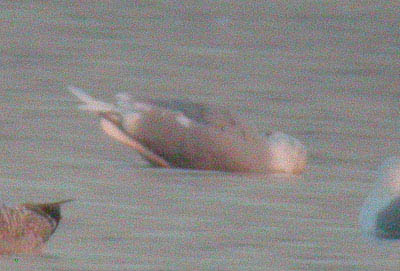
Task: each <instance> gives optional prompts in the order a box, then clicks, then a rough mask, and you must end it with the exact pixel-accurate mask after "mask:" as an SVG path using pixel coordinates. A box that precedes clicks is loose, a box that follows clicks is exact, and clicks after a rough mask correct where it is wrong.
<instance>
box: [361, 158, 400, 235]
mask: <svg viewBox="0 0 400 271" xmlns="http://www.w3.org/2000/svg"><path fill="white" fill-rule="evenodd" d="M377 173H378V175H377V176H378V181H377V182H376V184H375V187H374V188H373V189H372V191H371V192H370V193H369V195H368V197H367V199H366V200H365V202H364V203H363V205H362V207H361V211H360V215H359V224H360V227H361V232H362V234H363V236H364V237H366V238H367V239H370V240H378V241H388V240H398V239H400V157H391V158H388V159H386V160H385V161H384V163H383V164H382V165H381V166H380V167H379V169H378V171H377Z"/></svg>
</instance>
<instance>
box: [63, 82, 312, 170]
mask: <svg viewBox="0 0 400 271" xmlns="http://www.w3.org/2000/svg"><path fill="white" fill-rule="evenodd" d="M68 90H69V91H70V92H71V93H72V94H74V95H75V96H76V97H78V98H79V100H80V101H81V102H83V104H81V105H80V106H79V108H80V109H82V110H85V111H89V112H93V113H95V114H97V115H98V116H99V117H100V123H101V127H102V129H103V130H104V132H105V133H106V134H107V135H109V136H110V137H112V138H114V139H115V140H117V141H119V142H121V143H122V144H125V145H127V146H129V147H131V148H132V149H134V150H136V151H137V152H138V153H139V154H140V155H141V156H142V157H143V158H144V159H146V160H147V161H149V162H150V163H151V164H153V165H155V166H159V167H164V168H185V169H197V170H215V171H225V172H259V173H292V174H299V173H301V172H303V171H304V168H305V166H306V161H307V152H306V148H305V146H304V145H303V144H302V143H300V141H299V140H297V139H296V138H294V137H292V136H289V135H287V134H284V133H281V132H275V133H272V134H270V135H269V137H267V138H265V137H263V136H261V135H260V134H259V133H258V131H257V129H256V128H254V127H252V126H251V125H249V124H248V123H247V122H246V121H245V120H243V119H241V118H240V117H239V116H237V115H235V114H233V113H232V112H230V111H229V110H227V109H225V108H219V107H216V106H210V105H207V104H203V103H195V102H191V101H187V100H160V99H147V100H134V99H132V97H131V96H130V95H129V94H126V93H118V94H116V96H115V97H116V103H115V104H111V103H105V102H103V101H99V100H96V99H95V98H93V97H91V96H90V95H88V94H87V93H86V92H85V91H83V90H82V89H79V88H76V87H72V86H70V87H68Z"/></svg>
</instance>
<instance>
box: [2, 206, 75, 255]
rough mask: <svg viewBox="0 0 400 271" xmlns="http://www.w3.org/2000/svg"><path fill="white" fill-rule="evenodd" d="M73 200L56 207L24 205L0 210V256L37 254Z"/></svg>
mask: <svg viewBox="0 0 400 271" xmlns="http://www.w3.org/2000/svg"><path fill="white" fill-rule="evenodd" d="M70 201H72V199H68V200H63V201H58V202H53V203H24V204H20V205H17V206H15V207H8V206H6V205H4V204H2V205H1V206H0V254H36V253H39V252H40V251H41V249H42V248H43V247H44V245H45V243H46V241H48V240H49V238H50V236H51V235H52V234H53V233H54V232H55V230H56V229H57V226H58V224H59V223H60V220H61V211H60V206H61V205H62V204H64V203H67V202H70Z"/></svg>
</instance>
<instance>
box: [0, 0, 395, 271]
mask: <svg viewBox="0 0 400 271" xmlns="http://www.w3.org/2000/svg"><path fill="white" fill-rule="evenodd" d="M399 14H400V6H399V4H398V3H397V2H395V1H363V2H361V1H342V2H334V1H279V2H278V1H231V2H226V1H205V2H200V1H185V2H183V1H182V2H180V1H131V2H125V1H78V2H70V1H1V2H0V18H1V21H0V24H1V27H0V52H1V55H0V69H1V70H0V123H1V129H0V143H1V144H0V153H1V158H0V159H1V160H0V185H1V189H0V197H1V201H2V202H3V203H6V204H9V205H13V204H17V203H20V202H24V201H35V202H37V201H40V202H41V201H52V200H60V199H64V198H74V199H75V200H76V201H75V202H73V203H70V204H68V205H66V206H64V208H63V216H64V218H63V220H62V222H61V224H60V226H59V228H58V230H57V231H56V233H55V234H54V236H53V237H52V238H51V239H50V241H49V242H48V245H47V247H46V248H45V250H44V252H43V254H42V255H39V256H3V257H2V258H1V260H0V265H1V269H2V270H398V268H399V267H398V266H399V263H400V260H399V252H400V247H399V244H398V243H386V244H383V245H382V244H375V243H371V242H368V241H366V240H365V239H363V238H362V236H361V233H360V231H359V228H358V224H357V223H358V222H357V216H358V212H359V208H360V206H361V204H362V202H363V200H364V198H365V196H366V195H367V193H368V191H369V190H370V189H371V188H372V187H373V183H374V182H375V180H376V173H375V172H374V170H375V169H376V168H377V166H378V165H379V164H380V163H381V162H382V160H383V159H384V158H386V157H389V156H392V155H400V140H399V139H400V129H399V97H400V94H399V90H400V88H399V86H400V77H399V75H400V61H399V53H400V52H399V45H400V39H399V36H400V33H399V29H400V28H399V24H400V17H399V16H400V15H399ZM67 85H74V86H77V87H81V88H84V89H87V90H88V91H89V92H90V94H91V95H93V96H95V97H97V98H99V99H102V100H105V101H108V102H112V101H113V96H114V95H115V94H116V93H118V92H129V93H132V94H134V95H138V96H147V97H163V98H188V99H191V100H193V101H201V102H206V103H210V104H216V105H221V106H226V107H228V108H230V109H231V110H233V111H235V112H238V113H239V114H240V115H242V116H243V117H245V118H247V119H248V121H249V122H251V123H253V125H255V126H257V127H258V128H259V130H260V131H261V132H262V133H268V132H270V131H273V130H279V131H283V132H285V133H289V134H291V135H294V136H296V137H297V138H299V139H300V140H302V142H304V144H305V145H306V146H307V148H308V150H309V165H308V167H307V171H306V172H305V173H304V174H302V175H301V176H290V175H262V176H261V175H238V174H230V173H220V172H201V171H189V170H166V169H158V168H152V167H150V166H148V164H147V163H146V162H145V161H143V160H142V159H141V158H140V157H139V156H138V155H137V154H136V153H135V152H134V151H132V150H129V149H127V148H126V147H124V146H122V145H120V144H119V143H117V142H115V141H113V140H112V139H110V138H108V137H107V136H106V135H105V134H104V133H103V132H102V131H101V129H100V127H99V123H98V120H97V119H96V117H95V116H92V115H89V114H86V113H85V112H80V111H79V110H78V109H77V104H78V103H77V100H76V99H75V97H72V96H71V95H70V94H69V93H68V92H67V91H66V86H67Z"/></svg>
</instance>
